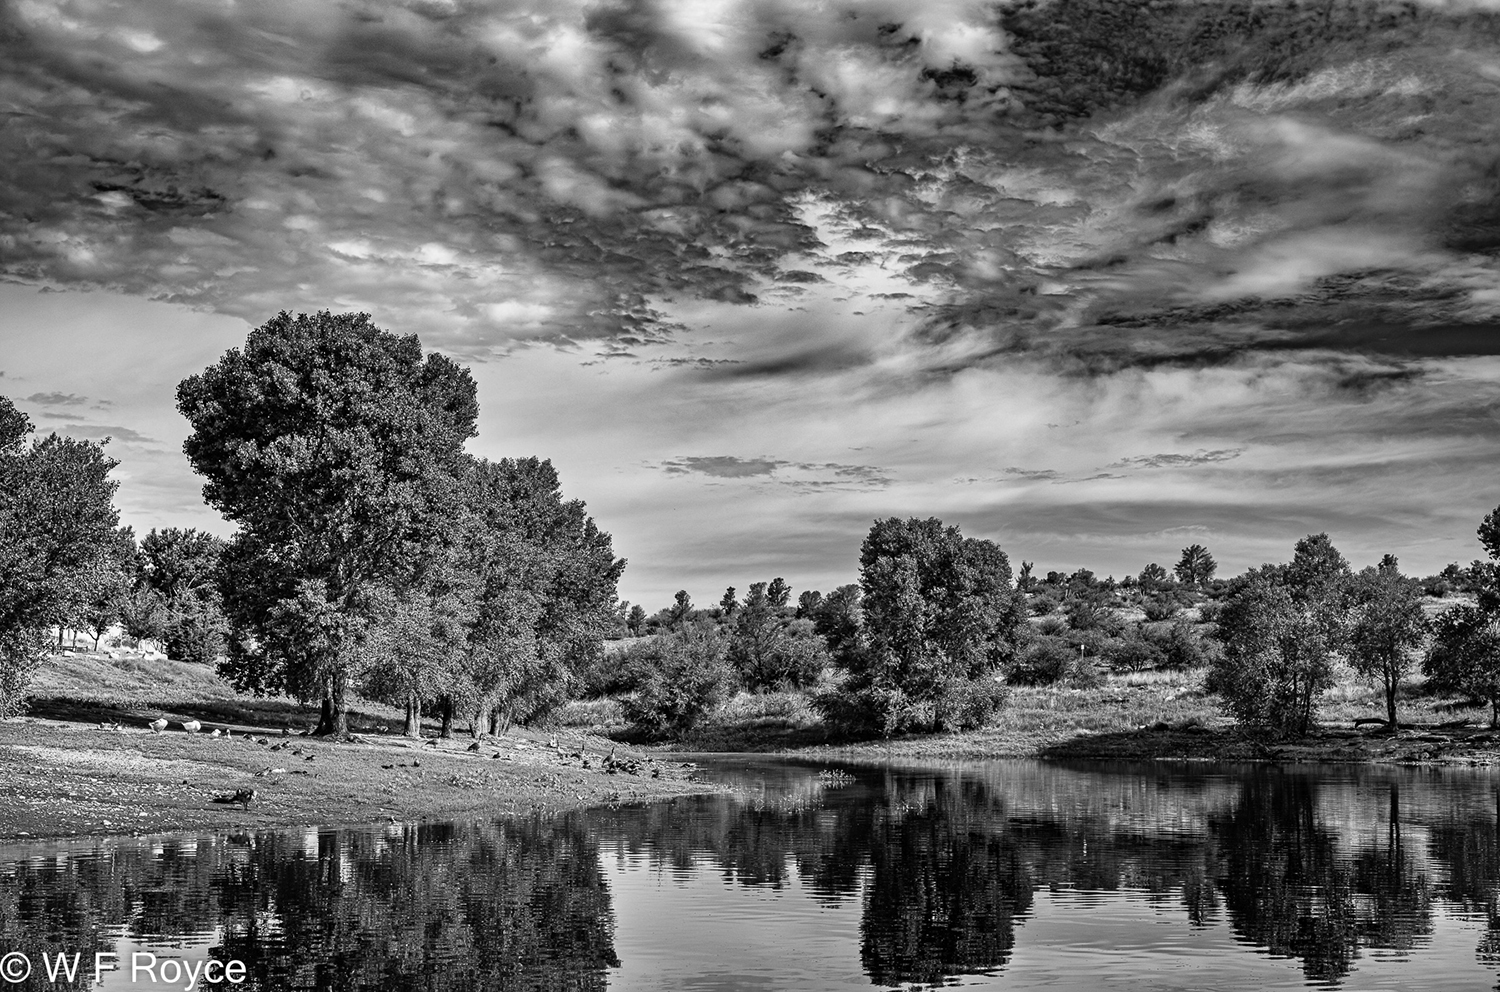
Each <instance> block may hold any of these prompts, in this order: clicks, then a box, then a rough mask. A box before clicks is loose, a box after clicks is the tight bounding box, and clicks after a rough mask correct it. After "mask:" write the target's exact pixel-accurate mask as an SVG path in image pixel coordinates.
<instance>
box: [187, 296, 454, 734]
mask: <svg viewBox="0 0 1500 992" xmlns="http://www.w3.org/2000/svg"><path fill="white" fill-rule="evenodd" d="M177 404H178V409H179V410H181V412H182V414H183V416H185V417H186V418H187V420H188V422H189V423H190V424H191V425H192V428H193V433H192V434H191V435H190V436H189V437H188V439H187V440H186V441H185V442H184V444H183V450H184V451H185V452H186V453H187V456H188V459H189V461H190V462H191V463H192V465H193V468H194V469H195V470H196V471H197V472H198V473H199V474H200V475H202V476H203V477H204V478H205V479H206V480H207V481H206V484H205V485H204V487H203V495H204V498H205V499H206V500H207V501H208V503H209V505H211V506H213V507H214V508H215V509H217V510H219V512H221V513H222V514H223V515H224V516H225V517H226V518H228V519H229V520H231V521H233V522H235V523H236V524H238V525H239V531H238V532H237V533H236V534H235V535H234V536H233V538H232V539H231V540H230V542H229V545H228V547H226V548H225V550H224V553H223V556H222V561H223V570H222V576H223V582H222V584H221V590H222V592H223V595H224V607H225V612H226V614H227V616H228V618H229V621H230V624H231V627H232V636H231V638H230V643H229V658H228V662H227V663H226V666H225V672H226V674H227V675H229V676H230V678H231V679H232V680H233V681H235V682H236V684H238V685H239V686H240V687H241V688H245V689H252V690H257V691H285V692H289V693H291V694H293V695H296V696H298V697H300V698H303V699H316V698H321V699H322V702H323V717H322V719H321V720H320V722H319V725H318V731H319V732H320V733H324V734H337V735H343V734H345V733H347V730H348V717H347V695H348V692H349V688H350V686H351V683H352V681H353V679H354V677H356V676H357V675H358V674H359V673H360V672H361V671H362V667H363V665H364V664H365V651H364V648H365V644H366V640H367V638H368V637H369V636H370V635H371V633H372V627H373V625H374V623H375V621H377V620H378V618H379V610H380V607H381V604H382V603H384V602H385V601H386V599H387V596H388V593H389V591H390V590H393V589H394V590H398V591H399V590H403V589H404V588H406V587H407V586H409V585H411V584H413V583H414V582H415V581H416V579H417V578H418V575H419V573H420V572H421V569H422V566H423V565H424V564H425V563H426V562H427V561H428V560H429V559H431V558H432V556H433V554H434V552H433V550H432V549H433V548H434V547H440V546H442V545H444V544H445V543H446V542H447V541H448V540H449V539H450V536H451V535H450V524H451V523H452V522H453V521H454V520H455V519H456V518H457V517H458V508H457V495H458V494H457V490H458V481H457V480H458V476H459V475H460V469H461V466H462V464H463V457H464V456H463V444H464V442H465V441H466V440H467V439H469V438H470V437H473V436H474V434H475V421H476V418H477V416H478V404H477V402H476V400H475V387H474V380H473V378H472V377H471V376H470V375H469V373H468V370H467V369H464V368H462V367H461V366H459V365H457V364H455V363H454V362H453V361H451V360H450V359H448V358H445V357H443V356H441V355H437V354H429V355H427V356H425V357H424V356H423V354H422V347H421V344H420V342H419V341H418V340H417V338H416V336H415V335H410V336H406V337H398V336H397V335H394V334H389V333H387V332H385V331H382V330H380V329H379V328H377V327H375V326H374V325H373V324H372V323H371V322H370V318H369V315H368V314H337V315H336V314H330V313H328V312H326V311H325V312H320V313H317V314H313V315H311V316H309V315H307V314H299V315H298V316H296V317H293V316H292V315H291V314H289V313H286V312H282V313H280V314H277V315H276V316H275V317H274V318H272V319H271V320H270V321H268V322H267V323H266V324H264V325H263V326H261V327H259V328H257V329H256V330H254V331H252V332H251V333H250V336H249V338H248V339H247V340H246V342H245V346H244V348H243V349H231V350H230V351H229V352H227V353H226V354H225V355H224V356H223V357H222V358H221V359H220V360H219V361H218V362H217V363H216V364H214V365H212V366H210V367H209V368H208V369H206V370H204V371H203V372H202V373H200V374H198V375H195V376H191V377H189V378H187V379H184V380H183V381H182V382H181V383H180V384H179V385H178V387H177Z"/></svg>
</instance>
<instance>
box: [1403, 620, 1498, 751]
mask: <svg viewBox="0 0 1500 992" xmlns="http://www.w3.org/2000/svg"><path fill="white" fill-rule="evenodd" d="M1422 674H1424V675H1426V676H1427V678H1428V680H1429V681H1430V682H1431V683H1432V684H1433V686H1434V687H1436V688H1443V689H1448V690H1450V691H1453V692H1462V693H1464V694H1466V695H1468V696H1471V697H1473V698H1476V699H1483V700H1484V701H1486V702H1487V703H1489V704H1490V726H1491V727H1500V614H1497V613H1496V612H1494V611H1492V610H1487V609H1485V608H1484V607H1482V606H1470V605H1468V604H1462V605H1459V606H1455V607H1452V608H1451V609H1448V610H1445V611H1444V612H1443V613H1441V614H1439V615H1438V616H1437V617H1436V618H1435V619H1434V620H1433V622H1432V646H1431V647H1430V648H1429V649H1428V651H1427V655H1426V657H1424V658H1423V659H1422Z"/></svg>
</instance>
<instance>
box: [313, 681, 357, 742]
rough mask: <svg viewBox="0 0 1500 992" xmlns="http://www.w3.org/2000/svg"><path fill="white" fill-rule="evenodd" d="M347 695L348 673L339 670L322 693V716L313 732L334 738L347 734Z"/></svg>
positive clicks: (346, 735) (320, 735)
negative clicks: (326, 689)
mask: <svg viewBox="0 0 1500 992" xmlns="http://www.w3.org/2000/svg"><path fill="white" fill-rule="evenodd" d="M348 696H349V673H348V672H339V673H338V674H336V675H334V677H333V678H332V679H331V680H330V682H329V686H328V691H327V692H325V693H324V694H323V716H322V719H320V720H319V721H318V729H317V730H315V731H313V733H314V734H316V735H317V736H319V737H336V738H344V737H348V736H349V703H348Z"/></svg>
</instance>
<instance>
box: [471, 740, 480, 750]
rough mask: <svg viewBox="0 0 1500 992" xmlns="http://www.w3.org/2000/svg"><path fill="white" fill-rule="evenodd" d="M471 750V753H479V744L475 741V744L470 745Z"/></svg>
mask: <svg viewBox="0 0 1500 992" xmlns="http://www.w3.org/2000/svg"><path fill="white" fill-rule="evenodd" d="M469 750H470V751H478V750H479V742H478V741H475V742H474V743H473V744H470V745H469Z"/></svg>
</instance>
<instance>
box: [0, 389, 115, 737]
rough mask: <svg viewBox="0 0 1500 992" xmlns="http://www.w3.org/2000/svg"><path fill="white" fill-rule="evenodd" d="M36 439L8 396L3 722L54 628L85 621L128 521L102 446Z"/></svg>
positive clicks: (3, 424)
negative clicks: (123, 524) (119, 505)
mask: <svg viewBox="0 0 1500 992" xmlns="http://www.w3.org/2000/svg"><path fill="white" fill-rule="evenodd" d="M31 432H32V426H31V421H30V420H29V419H28V418H27V417H26V415H25V414H23V413H21V412H20V411H19V410H17V409H16V407H15V404H13V403H12V402H11V401H10V400H9V399H7V398H6V397H3V396H0V716H4V715H8V714H9V713H12V712H15V711H16V710H17V709H19V707H20V706H21V704H22V702H23V700H24V696H25V691H26V687H27V685H28V684H29V682H30V679H31V675H32V672H33V671H34V669H35V667H36V665H37V663H38V662H39V661H40V659H41V655H42V651H43V650H44V648H45V645H46V637H47V631H48V628H50V627H54V626H61V625H62V624H64V623H66V622H69V621H74V620H80V619H83V618H84V616H85V614H86V611H87V607H88V604H89V601H90V591H91V590H93V589H95V588H96V587H97V586H98V582H97V581H95V580H96V578H97V574H96V573H98V572H99V571H100V570H101V569H106V568H108V567H109V566H110V562H111V560H112V559H111V554H112V551H113V549H114V547H115V542H116V533H115V528H116V526H117V525H118V524H119V518H120V515H119V511H118V510H116V509H115V506H114V494H115V488H116V485H117V483H116V482H115V481H114V480H112V479H111V478H110V477H109V474H110V471H111V470H112V469H113V468H114V467H115V465H116V464H117V463H116V462H115V460H114V459H112V458H110V457H109V456H107V455H106V454H105V453H104V447H103V445H102V444H97V443H95V442H92V441H79V440H75V439H73V438H66V437H60V436H58V435H57V434H49V435H48V436H46V437H44V438H41V439H37V440H32V441H30V442H28V441H27V437H28V435H29V434H31Z"/></svg>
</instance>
